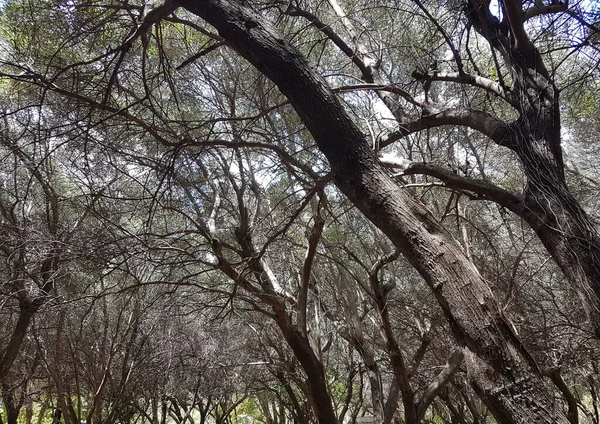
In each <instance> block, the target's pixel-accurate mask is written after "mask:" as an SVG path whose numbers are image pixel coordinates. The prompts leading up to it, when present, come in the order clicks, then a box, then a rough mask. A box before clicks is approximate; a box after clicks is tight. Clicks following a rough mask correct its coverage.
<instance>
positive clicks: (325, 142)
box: [180, 0, 568, 424]
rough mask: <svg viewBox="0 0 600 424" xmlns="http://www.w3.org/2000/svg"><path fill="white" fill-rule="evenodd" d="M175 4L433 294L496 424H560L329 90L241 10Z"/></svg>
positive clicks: (455, 256)
mask: <svg viewBox="0 0 600 424" xmlns="http://www.w3.org/2000/svg"><path fill="white" fill-rule="evenodd" d="M180 4H181V5H182V6H184V7H185V8H186V9H188V10H189V11H190V12H192V13H194V14H196V15H198V16H200V17H201V18H203V19H204V20H206V21H207V22H209V23H210V24H211V25H213V26H214V27H215V28H216V29H217V30H218V31H219V34H220V35H221V36H222V37H223V38H224V39H225V40H226V41H227V42H228V44H229V45H230V46H231V47H232V48H234V49H235V50H236V51H237V52H238V53H239V54H241V55H242V56H243V57H245V58H246V59H247V60H248V61H249V62H251V63H252V64H253V65H254V66H255V67H256V68H257V69H259V70H260V71H261V72H262V73H263V74H264V75H265V76H267V77H268V78H269V79H271V80H272V81H273V82H274V83H275V84H277V86H278V87H279V89H280V90H281V91H282V93H283V94H285V95H286V96H287V97H288V99H289V101H290V103H291V104H292V105H293V107H294V108H295V110H296V111H297V113H298V114H299V115H300V117H301V118H302V120H303V122H304V124H305V125H306V127H307V129H308V130H309V131H310V132H311V134H312V136H313V137H314V139H315V141H316V142H317V144H318V146H319V148H320V149H321V151H322V152H323V153H324V154H325V155H326V157H327V158H328V160H329V162H330V165H331V167H332V169H333V172H334V173H335V183H336V185H337V186H338V187H339V188H340V189H341V190H342V191H343V192H344V193H345V194H346V196H348V198H349V199H350V200H351V201H352V202H353V203H354V204H355V205H356V206H357V207H358V208H359V209H360V210H361V211H362V212H363V213H364V214H365V216H367V217H368V218H369V219H370V220H371V221H372V222H373V223H374V224H375V225H377V226H378V227H379V228H380V229H381V230H382V231H383V232H384V233H385V234H387V235H388V237H389V238H390V239H391V240H392V241H393V242H394V244H395V245H396V246H397V247H398V248H399V249H400V250H401V251H402V253H403V254H404V255H405V256H406V258H407V259H408V260H409V261H410V262H411V263H412V264H413V266H415V268H416V269H417V270H418V271H419V272H420V274H421V275H422V276H423V278H424V279H425V280H426V281H427V283H428V284H429V285H430V287H431V288H432V290H433V292H434V294H435V296H436V298H437V300H438V302H439V304H440V306H441V307H442V309H443V311H444V313H445V315H446V317H447V319H448V321H449V323H450V327H451V329H452V332H453V333H454V335H455V337H456V339H457V340H458V341H459V343H461V345H463V346H465V347H466V348H467V352H468V354H467V355H466V359H467V365H468V368H469V375H470V376H471V377H472V378H473V383H474V385H475V387H476V389H477V390H478V392H479V393H480V395H481V396H482V399H484V401H485V402H486V403H487V405H488V406H489V408H490V410H491V411H493V413H494V415H495V417H496V419H497V420H498V422H501V423H526V422H527V423H565V424H566V423H568V420H567V418H566V416H565V415H564V413H563V412H562V411H560V410H557V408H555V406H554V404H553V401H552V399H551V397H550V396H549V395H548V393H547V392H546V391H545V388H544V385H543V382H542V378H541V375H540V373H539V371H538V370H537V369H536V368H535V364H534V363H533V361H532V360H531V358H530V357H529V355H527V353H526V352H525V350H524V349H523V347H522V346H521V344H520V343H519V340H518V339H517V338H516V336H515V335H514V333H513V332H512V331H511V329H510V327H509V325H508V324H507V323H506V322H505V320H504V317H503V316H502V314H501V313H500V311H499V309H498V306H497V304H496V302H495V300H494V298H493V296H492V293H491V292H490V290H489V288H488V287H487V285H486V284H485V281H484V280H483V279H482V278H481V276H480V275H479V273H478V272H477V270H476V269H475V267H474V265H473V264H472V263H471V262H470V261H469V260H468V259H467V258H466V257H465V255H464V253H463V252H462V249H461V248H460V246H459V245H458V244H457V243H456V242H455V241H454V240H453V239H452V237H451V236H450V235H449V234H448V233H447V232H446V231H445V230H444V228H443V227H442V226H441V225H440V224H439V223H437V222H436V221H435V220H434V219H433V217H432V216H431V214H430V213H429V212H428V211H427V209H426V208H425V207H424V206H423V205H422V204H420V203H419V202H418V201H416V200H415V199H414V198H412V197H411V196H410V195H409V194H408V193H407V192H406V191H405V190H404V189H403V188H402V187H399V186H398V185H397V184H395V183H394V181H393V180H392V179H391V178H390V177H389V176H388V174H387V172H386V171H385V169H383V167H382V166H381V164H380V163H379V162H378V160H377V158H376V157H375V155H374V154H373V152H372V151H371V150H370V149H369V145H368V143H367V141H366V140H365V138H364V136H363V134H361V132H360V131H359V130H358V128H357V127H356V126H355V125H354V123H353V122H352V121H351V120H350V119H349V117H348V116H347V114H346V113H345V111H344V109H343V107H342V106H341V104H340V102H339V101H338V100H337V99H336V97H335V96H334V93H333V92H332V90H331V89H330V88H329V87H328V86H327V84H326V82H325V81H324V80H323V79H322V78H321V77H320V76H319V75H318V74H316V73H315V72H314V71H313V70H312V68H311V67H310V65H309V64H308V63H307V61H306V60H305V59H304V58H303V57H302V56H301V55H300V54H299V52H298V51H297V50H296V49H294V48H293V47H291V46H290V45H289V43H288V42H287V41H286V40H285V39H284V38H283V37H282V36H281V35H280V34H279V33H278V32H277V31H276V30H275V29H274V28H273V27H272V26H271V25H270V24H268V23H267V22H266V21H265V20H264V19H262V17H261V16H260V15H258V14H257V13H255V12H253V11H252V10H251V9H249V8H248V7H246V6H244V5H243V4H242V3H240V2H233V1H220V0H206V1H191V0H190V1H181V2H180ZM288 336H289V335H288ZM318 418H319V421H320V422H323V423H325V422H327V423H333V422H335V421H334V419H333V418H332V419H330V418H329V417H325V416H320V417H318Z"/></svg>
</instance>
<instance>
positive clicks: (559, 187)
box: [520, 140, 600, 338]
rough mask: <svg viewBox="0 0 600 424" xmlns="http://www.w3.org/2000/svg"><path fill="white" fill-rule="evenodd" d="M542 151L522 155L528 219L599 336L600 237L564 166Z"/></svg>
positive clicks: (539, 142) (529, 150)
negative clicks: (573, 189) (569, 185)
mask: <svg viewBox="0 0 600 424" xmlns="http://www.w3.org/2000/svg"><path fill="white" fill-rule="evenodd" d="M525 143H528V144H529V143H532V144H535V145H536V146H537V147H539V149H544V148H546V145H547V144H549V143H546V142H544V140H535V141H533V142H530V141H529V142H528V141H524V142H523V143H522V144H525ZM539 149H532V148H527V149H523V150H524V151H522V152H521V154H520V155H521V158H522V161H523V163H524V165H525V171H526V174H527V181H528V185H527V189H526V193H525V207H526V208H527V212H528V213H529V219H528V223H529V224H530V225H531V227H532V228H533V229H534V231H535V232H536V233H537V235H538V237H539V238H540V240H541V242H542V243H543V244H544V246H545V247H546V249H547V250H548V252H549V253H550V254H551V255H552V258H553V259H554V261H555V262H556V263H557V264H558V266H559V267H560V268H561V270H562V271H563V273H564V274H565V276H566V277H567V279H568V280H569V281H570V282H571V284H572V285H573V287H574V288H575V290H576V292H577V293H578V295H579V297H580V299H581V301H582V304H583V306H584V308H585V311H586V313H587V315H588V317H589V320H590V323H591V325H592V327H593V330H594V332H595V334H596V337H598V338H600V236H599V235H598V232H597V231H596V229H595V228H594V226H593V224H592V223H591V221H590V219H589V217H588V216H587V214H586V213H585V211H584V210H583V208H582V207H581V205H580V204H579V203H578V202H577V200H576V199H575V198H574V197H573V195H572V194H571V192H570V191H569V189H568V188H567V185H566V183H565V180H564V176H563V175H562V168H559V167H558V166H557V165H556V164H555V161H549V160H547V159H546V157H544V156H548V155H550V154H551V152H550V151H548V150H546V151H545V152H544V151H542V152H539ZM546 149H547V148H546ZM543 153H545V155H544V154H543ZM544 159H546V160H544Z"/></svg>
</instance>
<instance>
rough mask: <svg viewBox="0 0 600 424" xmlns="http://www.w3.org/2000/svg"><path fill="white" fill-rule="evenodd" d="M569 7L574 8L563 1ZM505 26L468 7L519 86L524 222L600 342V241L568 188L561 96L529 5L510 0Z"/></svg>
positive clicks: (480, 6)
mask: <svg viewBox="0 0 600 424" xmlns="http://www.w3.org/2000/svg"><path fill="white" fill-rule="evenodd" d="M557 3H558V4H559V5H561V6H565V8H566V7H567V2H557ZM502 4H503V6H504V8H503V9H504V11H505V16H504V17H503V20H502V21H500V20H498V19H497V18H496V17H495V16H493V15H492V14H491V12H490V10H489V1H484V0H469V1H468V3H467V8H466V9H465V10H466V11H467V17H468V18H469V20H470V22H471V24H472V25H473V27H474V28H475V29H476V31H477V32H478V33H479V34H480V35H481V36H483V37H484V38H486V39H487V40H488V42H489V43H490V46H491V47H492V48H493V49H495V50H497V51H498V52H500V54H501V55H502V57H503V59H504V62H505V63H506V66H507V67H508V69H509V70H510V72H511V74H512V78H513V80H514V84H513V85H514V87H513V90H514V92H515V94H516V99H518V101H516V102H515V103H513V104H512V106H513V107H514V108H515V109H517V111H518V112H519V115H520V117H519V119H517V120H516V121H515V122H513V123H512V124H511V125H510V132H511V134H510V138H511V141H510V143H509V146H510V148H511V149H512V150H514V151H515V153H516V154H517V155H518V156H519V158H520V160H521V162H522V164H523V167H524V169H525V175H526V178H527V188H526V190H525V193H524V194H525V196H524V208H525V211H524V213H523V218H524V219H525V220H526V221H527V222H528V223H529V225H531V227H532V228H533V229H534V231H535V232H536V233H537V235H538V236H539V238H540V240H541V241H542V243H543V244H544V246H545V247H546V249H547V250H548V252H549V253H550V254H551V255H552V257H553V259H554V260H555V261H556V263H557V264H558V265H559V266H560V268H561V269H562V271H563V272H564V274H565V276H566V277H567V278H568V279H569V281H570V282H571V284H572V285H573V287H574V288H575V290H576V291H577V293H578V295H579V297H580V298H581V300H582V303H583V305H584V308H585V310H586V312H587V314H588V316H589V318H590V322H591V324H592V326H593V328H594V332H595V333H596V336H597V337H598V338H600V235H599V234H598V232H597V231H596V229H595V227H594V225H593V224H592V222H591V221H590V219H589V217H588V216H587V214H586V213H585V211H584V210H583V208H582V207H581V205H580V204H579V203H578V202H577V200H576V199H575V198H574V197H573V195H572V194H571V193H570V191H569V189H568V188H567V184H566V181H565V175H564V162H563V157H562V148H561V145H560V141H561V134H560V132H561V131H560V104H559V90H558V87H556V85H555V84H554V81H553V75H552V74H551V73H550V72H549V71H548V69H547V68H546V65H545V64H544V60H543V58H542V55H541V54H540V52H539V51H538V49H537V48H536V47H535V45H534V44H533V42H532V41H531V40H530V39H529V37H528V35H527V32H526V30H525V20H526V17H525V15H526V14H525V13H524V12H523V2H521V1H516V0H504V1H503V2H502Z"/></svg>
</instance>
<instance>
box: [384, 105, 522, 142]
mask: <svg viewBox="0 0 600 424" xmlns="http://www.w3.org/2000/svg"><path fill="white" fill-rule="evenodd" d="M431 109H432V110H429V113H428V114H427V115H423V116H422V117H421V118H419V119H416V120H414V121H411V122H407V123H405V124H402V126H401V127H400V129H399V130H398V131H395V132H393V133H391V134H389V135H388V136H387V137H385V138H384V139H383V140H381V143H380V146H381V147H386V146H389V145H390V144H392V143H394V142H396V141H398V140H400V139H401V138H403V137H406V136H407V135H409V134H413V133H415V132H419V131H422V130H426V129H430V128H436V127H441V126H444V125H459V126H464V127H469V128H472V129H474V130H476V131H479V132H480V133H482V134H484V135H486V136H488V137H489V138H491V139H492V140H493V141H494V142H495V143H496V144H498V145H500V146H504V147H508V148H510V149H515V148H516V146H515V145H514V144H513V141H512V138H511V137H510V126H509V125H508V124H506V123H505V122H503V121H501V120H499V119H497V118H494V117H493V116H492V115H490V114H488V113H486V112H481V111H478V110H474V109H469V108H457V109H445V110H435V109H433V108H431Z"/></svg>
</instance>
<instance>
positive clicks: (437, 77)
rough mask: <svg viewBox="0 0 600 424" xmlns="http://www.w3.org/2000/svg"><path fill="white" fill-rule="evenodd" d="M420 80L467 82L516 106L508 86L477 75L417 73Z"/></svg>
mask: <svg viewBox="0 0 600 424" xmlns="http://www.w3.org/2000/svg"><path fill="white" fill-rule="evenodd" d="M417 79H418V80H421V81H445V82H456V83H459V84H467V85H470V86H472V87H477V88H481V89H483V90H485V91H487V92H488V93H491V94H493V95H495V96H498V97H500V98H501V99H502V100H504V101H506V102H507V103H508V104H510V105H511V106H513V107H515V108H516V107H517V106H518V102H519V99H518V98H517V96H516V95H515V93H513V92H512V91H511V90H510V89H509V88H507V87H504V86H503V85H502V84H500V83H498V82H496V81H494V80H491V79H489V78H485V77H482V76H479V75H471V74H466V73H464V72H462V73H461V72H436V73H435V74H433V75H419V78H417Z"/></svg>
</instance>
